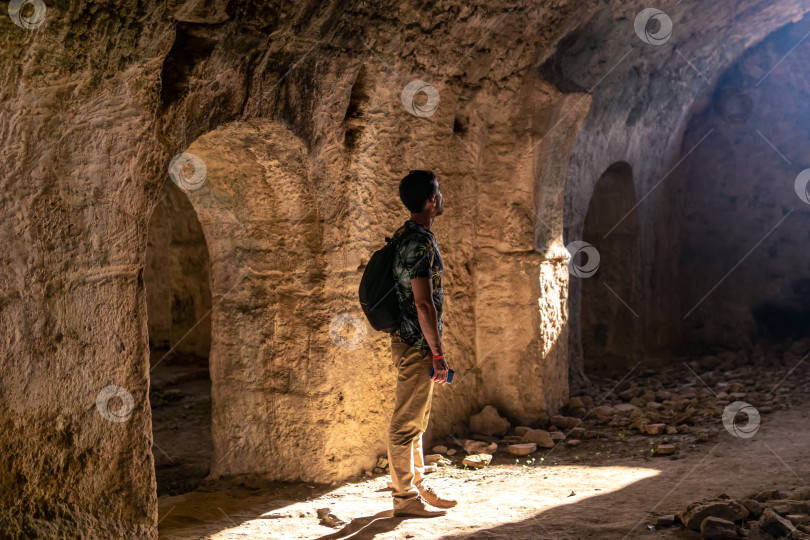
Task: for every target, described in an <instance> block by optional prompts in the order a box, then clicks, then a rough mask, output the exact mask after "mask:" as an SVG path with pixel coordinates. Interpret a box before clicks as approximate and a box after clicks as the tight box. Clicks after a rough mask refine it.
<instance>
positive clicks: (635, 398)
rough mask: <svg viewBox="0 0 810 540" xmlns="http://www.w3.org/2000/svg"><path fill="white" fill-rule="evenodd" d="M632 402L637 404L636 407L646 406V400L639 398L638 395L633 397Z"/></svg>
mask: <svg viewBox="0 0 810 540" xmlns="http://www.w3.org/2000/svg"><path fill="white" fill-rule="evenodd" d="M630 404H631V405H635V406H636V407H643V406H644V402H643V401H642V400H641V398H638V397H634V398H633V399H631V400H630Z"/></svg>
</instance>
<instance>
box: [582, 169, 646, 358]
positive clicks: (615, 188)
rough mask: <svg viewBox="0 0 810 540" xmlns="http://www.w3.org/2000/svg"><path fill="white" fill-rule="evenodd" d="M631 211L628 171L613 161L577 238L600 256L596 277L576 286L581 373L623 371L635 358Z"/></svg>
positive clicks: (635, 246) (634, 244)
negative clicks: (579, 306)
mask: <svg viewBox="0 0 810 540" xmlns="http://www.w3.org/2000/svg"><path fill="white" fill-rule="evenodd" d="M635 207H636V192H635V188H634V186H633V172H632V169H631V167H630V165H629V164H627V163H625V162H618V163H614V164H613V165H611V166H610V167H608V168H607V170H605V172H604V173H603V174H602V176H601V177H600V178H599V180H598V181H597V183H596V186H595V187H594V191H593V196H592V197H591V202H590V204H589V206H588V213H587V215H586V217H585V225H584V230H583V235H582V239H583V240H584V241H585V242H588V243H589V244H591V245H593V246H594V247H595V248H596V249H597V251H598V252H599V258H600V262H599V267H598V269H597V271H596V273H595V274H593V275H592V276H591V277H589V278H586V279H583V282H582V352H583V360H584V366H585V371H586V373H597V372H605V371H611V370H613V369H618V368H626V367H628V366H629V365H630V364H631V363H632V361H633V360H634V359H635V357H636V356H637V348H638V344H639V343H640V340H639V338H638V332H639V326H638V319H639V315H638V308H637V307H636V306H637V303H638V302H637V299H638V295H637V290H638V280H637V276H638V270H637V264H638V215H637V213H636V210H635ZM583 262H585V263H586V262H587V261H583Z"/></svg>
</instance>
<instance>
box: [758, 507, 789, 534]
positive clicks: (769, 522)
mask: <svg viewBox="0 0 810 540" xmlns="http://www.w3.org/2000/svg"><path fill="white" fill-rule="evenodd" d="M759 528H760V530H762V531H764V532H766V533H768V534H770V535H772V536H775V537H777V538H779V537H780V536H785V537H788V536H789V535H790V534H792V533H793V531H794V530H795V529H796V528H795V527H794V526H793V524H792V523H791V522H790V521H788V520H786V519H785V518H783V517H782V516H780V515H779V514H777V513H776V512H774V511H773V510H772V509H770V508H766V509H765V511H764V512H762V516H761V517H760V518H759Z"/></svg>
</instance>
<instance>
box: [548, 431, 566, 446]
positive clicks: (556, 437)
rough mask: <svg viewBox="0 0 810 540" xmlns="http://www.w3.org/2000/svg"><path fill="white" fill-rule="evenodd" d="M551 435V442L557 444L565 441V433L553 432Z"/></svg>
mask: <svg viewBox="0 0 810 540" xmlns="http://www.w3.org/2000/svg"><path fill="white" fill-rule="evenodd" d="M549 435H551V440H552V441H554V442H555V443H556V442H559V441H562V440H564V439H565V433H563V432H562V431H552V432H551V433H549Z"/></svg>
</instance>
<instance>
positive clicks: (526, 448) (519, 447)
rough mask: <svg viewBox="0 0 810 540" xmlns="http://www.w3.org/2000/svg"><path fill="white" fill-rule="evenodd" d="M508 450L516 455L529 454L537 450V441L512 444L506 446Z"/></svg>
mask: <svg viewBox="0 0 810 540" xmlns="http://www.w3.org/2000/svg"><path fill="white" fill-rule="evenodd" d="M506 451H507V452H509V453H510V454H512V455H515V456H528V455H529V454H531V453H533V452H536V451H537V445H536V444H535V443H519V444H510V445H509V446H507V447H506Z"/></svg>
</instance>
